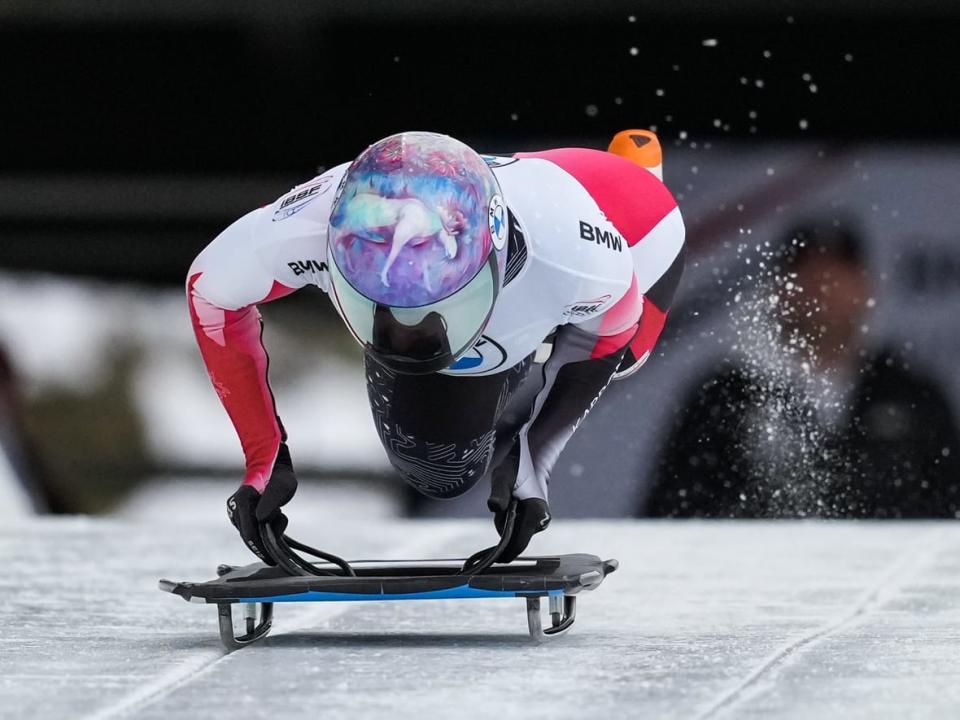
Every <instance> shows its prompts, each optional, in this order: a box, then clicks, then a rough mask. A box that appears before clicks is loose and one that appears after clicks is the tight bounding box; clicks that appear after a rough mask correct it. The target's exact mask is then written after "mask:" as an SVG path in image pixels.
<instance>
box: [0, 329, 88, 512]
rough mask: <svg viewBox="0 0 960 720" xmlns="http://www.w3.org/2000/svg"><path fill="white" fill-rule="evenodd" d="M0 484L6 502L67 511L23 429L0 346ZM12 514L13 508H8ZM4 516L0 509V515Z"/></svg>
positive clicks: (20, 404) (17, 392) (10, 370)
mask: <svg viewBox="0 0 960 720" xmlns="http://www.w3.org/2000/svg"><path fill="white" fill-rule="evenodd" d="M0 464H2V470H3V471H2V472H0V483H5V484H6V486H5V487H4V488H2V490H3V492H2V494H3V496H4V497H5V498H7V499H8V502H13V501H14V498H16V499H24V498H25V499H26V503H24V504H29V506H30V509H32V510H33V511H35V512H70V511H72V510H73V508H72V507H71V506H70V504H69V502H68V501H67V500H66V499H65V498H62V497H60V496H59V493H57V492H56V491H55V490H54V488H53V485H52V484H51V483H50V481H49V480H50V477H49V475H48V473H47V472H46V470H45V468H44V466H43V463H42V462H41V460H40V455H39V453H38V452H37V451H36V450H35V448H34V446H33V444H32V443H31V442H30V439H29V437H28V435H27V433H26V431H25V429H24V414H23V401H22V397H21V395H20V388H19V385H18V383H17V377H16V373H15V372H14V370H13V365H12V363H11V362H10V358H9V356H8V355H7V353H6V352H5V351H4V350H3V348H2V347H0ZM7 510H10V511H11V512H13V511H12V509H7ZM5 515H7V512H5V509H4V508H0V516H5Z"/></svg>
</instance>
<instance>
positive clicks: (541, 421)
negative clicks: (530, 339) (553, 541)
mask: <svg viewBox="0 0 960 720" xmlns="http://www.w3.org/2000/svg"><path fill="white" fill-rule="evenodd" d="M635 332H636V326H634V327H632V328H629V329H627V330H625V331H623V332H622V333H619V334H618V336H617V337H598V336H596V335H593V334H591V333H588V332H585V331H583V330H581V329H579V328H577V327H576V326H574V325H565V326H563V327H562V328H561V329H560V330H559V331H558V332H557V336H556V338H555V340H554V345H553V352H552V353H551V355H550V358H549V359H548V360H547V362H546V363H544V365H543V386H542V388H541V390H540V392H539V393H538V394H537V398H536V401H535V403H534V408H533V411H532V413H531V416H530V419H529V420H528V422H527V423H526V424H525V425H524V427H523V428H522V430H521V432H520V435H519V437H518V442H519V451H520V457H519V468H518V473H517V483H516V486H515V488H514V495H515V496H516V497H518V498H520V499H525V498H530V497H540V498H543V499H546V498H547V487H548V483H549V478H550V473H551V472H552V470H553V467H554V465H555V464H556V462H557V459H558V458H559V457H560V453H561V452H562V451H563V448H564V447H565V446H566V444H567V443H568V442H569V440H570V438H571V437H572V436H573V433H574V432H575V431H576V429H577V427H578V426H579V425H580V423H581V422H582V421H583V419H584V418H585V417H586V416H587V414H588V413H589V412H590V409H591V408H592V407H593V406H594V404H595V403H596V402H597V400H598V399H599V398H600V395H601V394H602V393H603V391H604V389H605V388H606V387H607V385H608V384H609V382H610V380H611V378H612V377H613V375H614V374H615V373H616V371H617V367H618V366H619V364H620V361H621V360H622V359H623V355H624V353H625V352H626V349H627V346H628V344H629V341H630V339H631V338H632V337H633V335H634V334H635Z"/></svg>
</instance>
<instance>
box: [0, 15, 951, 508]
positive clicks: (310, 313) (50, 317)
mask: <svg viewBox="0 0 960 720" xmlns="http://www.w3.org/2000/svg"><path fill="white" fill-rule="evenodd" d="M958 21H960V5H958V4H956V3H949V2H945V1H944V2H931V1H928V0H914V2H912V3H909V4H903V3H893V2H885V1H882V0H881V1H878V0H842V1H831V2H827V1H826V0H806V1H805V2H802V3H801V2H777V1H771V0H766V1H764V2H760V1H759V0H728V1H727V2H724V3H710V4H707V3H701V2H694V1H693V0H670V1H669V2H666V1H659V0H650V1H648V2H643V3H641V2H637V1H636V0H634V1H632V2H627V1H622V2H621V1H611V2H593V3H583V2H575V1H573V0H550V1H547V0H542V1H541V0H528V1H527V2H520V3H518V2H499V1H496V0H493V1H488V2H482V3H481V2H463V3H451V2H443V1H440V0H417V2H407V3H394V2H388V1H387V0H353V1H352V2H349V3H334V2H287V3H266V2H247V1H244V0H207V1H196V0H194V1H191V2H185V1H181V0H165V2H162V3H159V2H153V1H152V0H122V1H121V0H97V1H95V0H72V1H71V2H66V1H62V2H60V1H57V0H50V1H48V2H43V3H38V2H33V1H32V0H2V1H0V67H2V71H0V108H2V114H0V128H2V132H0V300H2V302H0V516H11V517H16V516H18V515H24V514H30V513H33V512H84V513H105V512H119V513H126V514H128V515H133V516H136V514H137V513H138V512H141V511H142V510H143V508H150V507H156V506H157V505H163V504H164V503H167V502H169V501H170V500H169V499H170V497H171V495H170V494H169V492H170V488H171V487H176V488H179V491H180V494H179V495H177V497H178V498H181V499H183V498H186V499H187V505H189V507H184V506H183V504H182V503H181V504H180V505H179V506H178V512H190V511H195V512H198V513H219V512H221V511H222V503H223V500H224V498H225V497H226V496H227V495H228V494H229V492H230V491H231V490H230V488H232V486H233V485H234V484H236V483H237V482H239V480H240V478H241V474H242V455H241V453H240V448H239V443H238V441H237V440H236V437H235V434H234V432H233V430H232V428H231V426H230V424H229V421H228V419H227V417H226V414H225V413H224V412H223V410H222V408H221V406H220V405H219V402H218V400H217V397H216V395H215V393H214V392H213V390H212V389H211V387H210V386H209V381H208V379H207V377H206V375H205V372H204V370H203V366H202V363H201V360H200V357H199V353H198V351H197V350H196V347H195V341H194V339H193V337H192V333H191V330H190V324H189V320H188V317H187V312H186V305H185V301H184V297H183V289H182V288H183V281H184V277H185V273H186V270H187V267H188V266H189V264H190V262H191V260H192V259H193V257H194V256H195V255H196V254H197V253H198V252H199V251H200V250H201V249H202V248H203V247H204V246H205V245H206V244H207V243H208V242H209V241H210V240H211V239H212V238H213V237H214V236H215V235H216V234H217V233H218V232H219V231H220V230H222V229H223V228H225V227H226V226H227V225H228V224H229V223H230V222H232V221H233V220H234V219H236V218H237V217H239V216H240V215H242V214H244V213H246V212H247V211H249V210H250V209H253V208H255V207H257V206H260V205H263V204H266V203H268V202H270V201H272V200H273V199H274V198H276V197H278V196H279V195H280V194H282V193H284V192H285V191H286V190H288V189H289V188H290V187H292V186H293V185H295V184H297V183H300V182H302V181H304V180H307V179H309V178H310V177H312V176H313V175H315V174H317V173H318V172H319V171H321V170H323V169H324V168H327V167H331V166H333V165H336V164H339V163H341V162H344V161H347V160H350V159H352V158H353V157H355V156H356V155H357V154H358V153H359V152H360V151H361V150H363V148H364V147H365V146H366V145H367V144H369V143H370V142H372V141H374V140H376V139H379V138H381V137H383V136H386V135H389V134H392V133H394V132H398V131H402V130H411V129H419V130H432V131H438V132H443V133H447V134H450V135H453V136H456V137H458V138H460V139H461V140H463V141H465V142H467V143H469V144H471V145H472V146H473V147H475V148H476V149H477V150H479V151H481V152H494V153H509V152H513V151H518V150H534V149H541V148H548V147H557V146H583V147H593V148H601V149H604V148H606V145H607V143H608V142H609V140H610V138H611V137H612V135H613V134H614V133H615V132H617V131H618V130H621V129H624V128H629V127H640V128H649V129H652V130H654V131H655V132H657V133H658V134H659V136H660V138H661V141H662V143H663V146H664V154H665V180H666V182H667V185H668V186H669V187H670V188H671V189H672V191H673V192H674V194H675V195H676V197H677V199H678V201H679V203H680V206H681V208H682V211H683V214H684V217H685V220H686V224H687V231H688V247H689V254H688V265H687V271H686V274H685V277H684V279H683V281H682V284H681V287H680V291H679V294H678V298H677V301H676V304H675V307H674V310H673V312H672V313H671V316H670V321H669V322H668V325H667V329H666V332H665V334H664V336H663V338H662V339H661V342H660V344H659V346H658V348H657V350H656V352H655V354H654V356H653V357H652V358H651V359H650V361H649V362H648V363H647V365H646V366H645V367H644V368H643V369H642V370H641V371H640V372H639V373H637V374H635V375H633V376H632V377H630V378H629V379H627V380H624V381H622V382H619V383H616V384H615V385H614V386H612V387H611V388H610V390H609V392H608V394H607V395H606V396H605V397H604V398H603V400H602V402H600V403H599V404H598V405H597V407H596V409H595V410H594V411H593V412H592V413H591V415H590V416H589V418H588V420H587V421H586V422H585V423H584V424H583V425H582V426H581V428H580V429H579V431H578V433H577V435H576V436H575V437H574V439H573V441H572V442H571V444H570V445H569V446H568V448H567V450H566V451H565V453H564V455H563V456H562V457H561V460H560V462H559V464H558V466H557V468H556V470H555V472H554V475H553V478H552V482H551V492H552V497H551V501H552V505H553V509H554V513H555V515H557V516H560V517H578V516H600V517H631V516H649V515H653V516H691V515H702V516H717V517H731V516H733V517H757V516H758V517H796V516H801V517H802V516H825V517H907V516H934V517H955V516H956V515H957V513H958V509H960V508H958V499H957V484H958V477H957V472H956V470H957V468H956V466H955V464H954V463H955V462H956V461H957V458H958V457H960V438H958V431H957V426H956V421H955V416H956V412H957V410H958V407H960V405H958V403H960V376H958V373H956V371H955V360H954V359H955V358H956V357H957V355H958V352H960V333H958V332H957V331H956V324H957V318H958V317H960V238H958V230H960V202H958V200H960V197H958V190H957V188H958V187H960V100H958V95H957V92H956V88H957V86H958V72H960V44H958V43H957V42H956V37H957V35H956V32H957V29H958V27H960V23H958ZM263 312H264V316H265V319H266V323H267V330H266V343H267V346H268V349H269V350H270V354H271V380H272V384H273V387H274V389H275V391H276V395H277V402H278V407H279V411H280V414H281V416H282V417H283V419H284V423H285V425H286V427H287V429H288V431H289V433H290V444H291V450H292V452H293V457H294V460H295V462H296V464H297V466H298V469H299V472H300V475H301V477H302V478H303V479H304V480H305V481H306V484H308V485H310V486H315V487H317V488H320V489H321V490H322V492H325V493H328V495H329V497H330V498H331V502H344V503H348V504H351V503H352V505H351V507H353V508H354V509H352V510H350V511H351V512H356V513H361V512H363V513H369V512H371V511H373V512H379V513H384V514H401V513H406V512H413V511H415V512H418V513H423V514H428V515H431V514H432V515H436V514H451V513H452V514H478V515H483V514H486V510H485V494H484V491H483V490H482V489H481V490H476V491H474V492H473V493H470V494H469V495H467V496H466V497H465V498H464V499H463V501H461V502H456V503H447V504H442V505H440V504H431V503H417V504H416V506H415V509H414V506H413V504H411V502H410V498H409V496H408V495H407V493H406V491H405V490H404V488H403V487H402V483H401V481H400V480H399V479H398V478H396V476H395V475H394V474H393V473H392V472H390V471H389V468H388V465H387V463H386V460H385V458H384V455H383V452H382V450H381V449H380V446H379V442H378V440H377V437H376V435H375V433H374V432H373V429H372V426H371V420H370V413H369V410H368V408H367V404H366V393H365V389H364V385H363V376H362V372H361V364H360V351H359V348H358V347H355V346H354V345H353V343H352V341H351V340H350V338H349V337H348V335H347V333H346V332H345V331H344V329H343V328H342V327H340V325H339V322H338V320H337V318H336V316H335V314H334V311H333V309H332V307H331V305H330V303H329V301H328V300H327V299H326V298H324V297H323V296H322V294H321V293H319V291H318V292H309V291H302V292H300V293H297V294H296V295H295V296H292V297H290V298H287V299H284V300H282V301H280V302H277V303H273V304H271V305H268V306H265V307H264V309H263Z"/></svg>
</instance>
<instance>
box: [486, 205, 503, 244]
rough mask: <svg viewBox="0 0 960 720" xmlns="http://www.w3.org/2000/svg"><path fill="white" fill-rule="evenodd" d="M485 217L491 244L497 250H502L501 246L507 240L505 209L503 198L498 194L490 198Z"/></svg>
mask: <svg viewBox="0 0 960 720" xmlns="http://www.w3.org/2000/svg"><path fill="white" fill-rule="evenodd" d="M487 218H488V220H489V222H490V237H491V239H492V240H493V246H494V247H495V248H496V249H497V250H503V246H504V245H505V244H506V242H507V209H506V207H505V206H504V204H503V198H501V197H500V196H499V195H494V196H493V197H492V198H490V209H489V211H488V212H487Z"/></svg>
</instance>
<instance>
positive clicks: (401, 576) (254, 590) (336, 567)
mask: <svg viewBox="0 0 960 720" xmlns="http://www.w3.org/2000/svg"><path fill="white" fill-rule="evenodd" d="M513 510H514V508H511V511H513ZM512 515H513V512H511V513H509V515H508V519H507V523H506V526H505V530H504V533H503V537H502V538H501V541H500V543H499V544H498V545H497V546H496V547H492V548H488V549H486V550H481V551H480V552H478V553H476V554H475V555H473V556H472V557H470V558H468V559H467V560H465V561H464V560H462V559H460V560H458V559H443V560H392V561H384V560H356V561H353V562H347V561H345V560H343V559H341V558H338V557H336V556H334V555H330V554H329V553H324V552H321V551H318V550H314V549H313V548H311V547H309V546H307V545H303V544H302V543H299V542H297V541H295V540H292V539H291V538H289V537H288V536H285V535H280V536H277V535H276V534H275V533H274V532H273V529H272V528H271V527H269V526H266V525H264V526H262V528H261V529H262V531H263V537H264V541H265V544H266V545H267V548H268V550H269V551H270V554H271V557H273V559H274V560H275V561H276V563H277V564H276V565H266V564H264V563H253V564H251V565H246V566H243V567H234V566H230V565H221V566H220V567H219V568H218V569H217V575H218V577H217V579H215V580H210V581H207V582H202V583H191V582H173V581H170V580H160V583H159V585H160V589H161V590H164V591H166V592H170V593H173V594H175V595H179V596H180V597H182V598H184V599H185V600H188V601H190V602H198V603H205V604H210V605H216V606H217V611H218V615H219V620H220V638H221V640H222V641H223V644H224V645H225V646H226V647H227V649H228V650H236V649H238V648H241V647H243V646H245V645H249V644H250V643H252V642H254V641H256V640H259V639H260V638H262V637H264V636H265V635H266V634H267V633H268V632H270V627H271V625H272V622H273V606H274V604H275V603H284V602H343V601H356V600H440V599H457V598H505V597H508V598H514V597H516V598H523V599H524V600H525V601H526V607H527V625H528V628H529V632H530V636H531V638H532V639H533V640H535V641H537V642H543V641H545V640H547V639H548V638H552V637H555V636H558V635H561V634H563V633H564V632H566V631H567V630H569V629H570V626H571V625H573V622H574V620H575V618H576V608H577V604H576V603H577V594H578V593H580V592H583V591H585V590H593V589H595V588H596V587H597V586H599V585H600V583H601V582H603V579H604V578H605V577H606V576H607V575H608V574H609V573H611V572H613V571H614V570H616V569H617V564H618V563H617V561H616V560H601V559H600V558H598V557H596V556H594V555H583V554H575V555H556V556H552V557H528V558H523V557H521V558H518V559H517V560H515V561H514V562H512V563H509V564H499V565H497V564H495V563H496V558H497V556H498V555H499V554H500V552H501V551H502V550H503V548H504V547H505V546H506V544H507V542H508V541H509V536H510V531H511V529H512V521H513V517H512ZM294 548H296V549H297V550H299V551H300V552H303V553H306V554H310V555H313V556H315V557H317V558H320V559H321V562H308V561H307V560H305V559H304V558H303V557H301V556H300V555H298V554H297V553H296V552H295V550H294ZM544 597H545V598H548V605H549V625H548V626H547V627H544V626H543V623H542V620H541V608H540V599H541V598H544ZM237 604H240V605H243V624H244V628H243V629H244V632H243V633H242V634H240V635H238V634H236V632H235V630H234V619H233V608H232V606H233V605H237Z"/></svg>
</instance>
